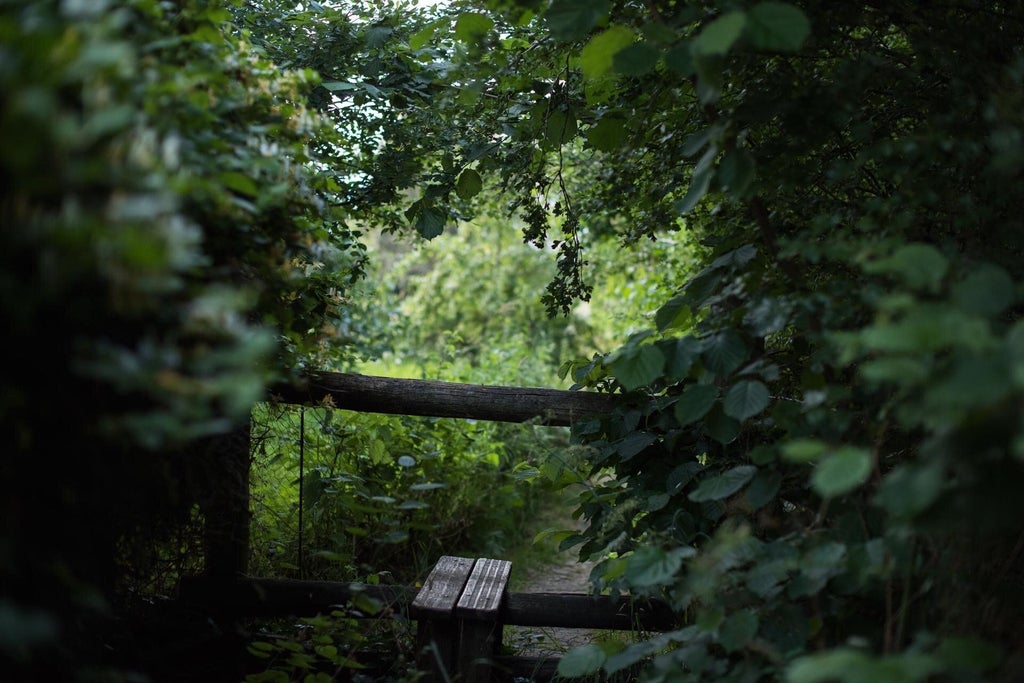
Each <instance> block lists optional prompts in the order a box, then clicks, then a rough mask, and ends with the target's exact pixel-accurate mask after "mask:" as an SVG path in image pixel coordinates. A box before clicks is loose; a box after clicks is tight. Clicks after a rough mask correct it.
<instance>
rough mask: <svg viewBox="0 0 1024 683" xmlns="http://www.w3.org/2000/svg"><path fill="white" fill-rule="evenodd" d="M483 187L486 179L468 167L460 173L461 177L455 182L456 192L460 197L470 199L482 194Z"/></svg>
mask: <svg viewBox="0 0 1024 683" xmlns="http://www.w3.org/2000/svg"><path fill="white" fill-rule="evenodd" d="M483 187H484V181H483V178H481V177H480V174H479V173H477V172H476V171H474V170H473V169H471V168H467V169H466V170H465V171H463V172H462V173H460V174H459V179H458V180H457V181H456V182H455V194H457V195H459V199H464V200H469V199H472V198H473V197H475V196H477V195H478V194H480V190H482V189H483Z"/></svg>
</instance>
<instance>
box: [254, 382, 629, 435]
mask: <svg viewBox="0 0 1024 683" xmlns="http://www.w3.org/2000/svg"><path fill="white" fill-rule="evenodd" d="M271 397H272V398H273V399H275V400H278V401H281V402H284V403H298V404H303V405H311V406H312V405H324V404H329V405H333V406H334V407H336V408H342V409H345V410H355V411H359V412H366V413H386V414H389V415H419V416H424V417H459V418H469V419H474V420H492V421H496V422H525V421H527V420H531V419H535V418H539V419H540V421H541V422H542V423H543V424H546V425H552V426H565V425H571V424H572V423H574V422H576V421H578V420H583V419H587V418H592V417H599V416H602V415H607V414H608V413H610V412H611V410H612V407H613V405H614V403H613V397H612V396H611V395H610V394H599V393H596V392H592V391H564V390H561V389H543V388H535V387H500V386H488V385H478V384H461V383H457V382H436V381H430V380H418V379H396V378H392V377H373V376H370V375H357V374H349V373H338V372H321V373H317V374H315V375H311V376H310V377H309V378H308V379H307V380H306V382H305V384H304V385H301V386H300V385H280V386H277V387H274V389H273V390H272V391H271Z"/></svg>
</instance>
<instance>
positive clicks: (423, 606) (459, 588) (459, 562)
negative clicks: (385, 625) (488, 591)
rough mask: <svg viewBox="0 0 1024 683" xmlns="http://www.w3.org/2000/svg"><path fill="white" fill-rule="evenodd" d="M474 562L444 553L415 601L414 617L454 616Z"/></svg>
mask: <svg viewBox="0 0 1024 683" xmlns="http://www.w3.org/2000/svg"><path fill="white" fill-rule="evenodd" d="M473 564H474V563H473V560H472V559H470V558H468V557H452V556H451V555H443V556H442V557H441V558H440V559H439V560H438V561H437V564H435V565H434V568H433V569H432V570H431V572H430V575H429V576H427V580H426V581H424V582H423V587H422V588H420V591H419V593H417V594H416V598H415V599H414V600H413V601H412V615H413V617H414V618H415V617H416V616H417V615H422V616H424V617H430V618H435V619H436V618H441V619H449V618H451V617H452V615H453V612H454V610H455V606H456V605H457V604H458V601H459V596H461V595H462V592H463V589H464V588H465V586H466V581H467V580H468V579H469V576H470V572H472V570H473Z"/></svg>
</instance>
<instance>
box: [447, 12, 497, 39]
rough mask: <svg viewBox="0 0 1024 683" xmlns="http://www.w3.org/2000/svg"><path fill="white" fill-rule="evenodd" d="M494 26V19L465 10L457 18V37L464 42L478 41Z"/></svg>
mask: <svg viewBox="0 0 1024 683" xmlns="http://www.w3.org/2000/svg"><path fill="white" fill-rule="evenodd" d="M492 28H494V20H492V19H491V18H490V17H488V16H487V15H484V14H479V13H477V12H464V13H462V14H460V15H459V18H458V19H456V20H455V37H456V38H458V39H459V40H461V41H462V42H464V43H475V42H478V41H479V40H480V39H481V38H482V37H483V36H484V35H486V34H487V32H488V31H490V30H491V29H492Z"/></svg>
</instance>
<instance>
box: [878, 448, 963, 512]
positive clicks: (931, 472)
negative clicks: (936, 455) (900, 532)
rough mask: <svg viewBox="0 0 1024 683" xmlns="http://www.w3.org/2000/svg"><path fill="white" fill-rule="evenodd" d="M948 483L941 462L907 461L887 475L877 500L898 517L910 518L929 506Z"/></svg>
mask: <svg viewBox="0 0 1024 683" xmlns="http://www.w3.org/2000/svg"><path fill="white" fill-rule="evenodd" d="M945 485H946V477H945V472H944V471H943V467H942V465H941V464H940V463H938V462H928V463H913V464H906V465H902V466H900V467H897V468H896V469H894V470H893V471H892V472H890V473H889V474H887V475H886V476H885V479H884V480H883V481H882V485H881V486H880V487H879V489H878V494H877V495H876V497H875V502H876V503H877V504H879V505H881V506H882V507H883V508H884V509H885V510H886V511H887V512H888V513H889V514H891V515H892V516H893V517H895V518H897V519H911V518H913V517H914V516H916V515H919V514H920V513H922V512H924V511H925V510H927V509H928V508H929V507H930V506H931V505H932V503H934V502H935V501H936V500H937V499H938V497H939V494H940V493H942V489H943V487H944V486H945Z"/></svg>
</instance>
